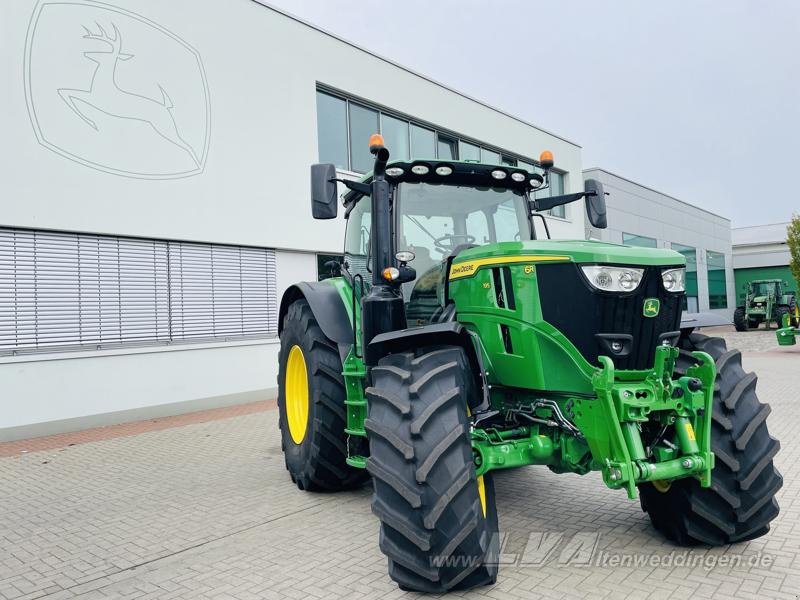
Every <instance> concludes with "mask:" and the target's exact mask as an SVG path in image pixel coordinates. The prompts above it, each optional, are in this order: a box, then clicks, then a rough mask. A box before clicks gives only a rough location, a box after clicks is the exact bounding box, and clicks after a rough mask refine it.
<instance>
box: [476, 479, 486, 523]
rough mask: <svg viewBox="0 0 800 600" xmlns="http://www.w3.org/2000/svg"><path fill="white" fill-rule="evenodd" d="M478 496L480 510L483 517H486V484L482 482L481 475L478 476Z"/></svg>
mask: <svg viewBox="0 0 800 600" xmlns="http://www.w3.org/2000/svg"><path fill="white" fill-rule="evenodd" d="M478 497H479V498H480V499H481V510H483V518H484V519H485V518H486V485H485V484H484V483H483V475H481V476H480V477H478Z"/></svg>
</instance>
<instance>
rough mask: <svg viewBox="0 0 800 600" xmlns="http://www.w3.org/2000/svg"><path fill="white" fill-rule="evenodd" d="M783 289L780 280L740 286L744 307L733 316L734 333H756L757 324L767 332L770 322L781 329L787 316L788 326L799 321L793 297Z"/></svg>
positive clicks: (783, 286) (738, 308) (799, 309)
mask: <svg viewBox="0 0 800 600" xmlns="http://www.w3.org/2000/svg"><path fill="white" fill-rule="evenodd" d="M786 286H787V284H786V282H785V281H783V280H781V279H756V280H753V281H748V282H747V283H746V284H745V285H744V291H745V293H744V304H743V305H742V306H739V307H737V308H736V310H735V311H734V312H733V324H734V326H735V327H736V331H747V330H748V329H757V328H758V326H759V325H760V324H761V323H766V328H767V329H769V324H770V322H771V321H774V322H775V326H776V327H781V324H782V323H783V317H784V315H788V316H789V320H790V323H791V324H792V325H794V326H797V324H798V320H800V307H799V306H798V305H797V295H796V294H795V292H791V291H788V290H787V289H786Z"/></svg>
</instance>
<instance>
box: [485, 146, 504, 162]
mask: <svg viewBox="0 0 800 600" xmlns="http://www.w3.org/2000/svg"><path fill="white" fill-rule="evenodd" d="M481 162H482V163H486V164H488V165H499V164H500V153H499V152H495V151H493V150H487V149H486V148H481Z"/></svg>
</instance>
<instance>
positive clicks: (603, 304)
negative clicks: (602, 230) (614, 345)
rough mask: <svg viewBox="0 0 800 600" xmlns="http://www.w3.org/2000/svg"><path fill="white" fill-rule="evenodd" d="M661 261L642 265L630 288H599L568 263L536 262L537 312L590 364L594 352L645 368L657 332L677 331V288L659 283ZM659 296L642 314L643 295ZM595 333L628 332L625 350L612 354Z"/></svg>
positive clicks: (625, 365)
mask: <svg viewBox="0 0 800 600" xmlns="http://www.w3.org/2000/svg"><path fill="white" fill-rule="evenodd" d="M664 268H665V267H646V268H645V272H644V276H643V277H642V282H641V283H640V284H639V287H638V288H636V290H635V291H634V292H632V293H628V294H617V293H610V292H601V291H599V290H596V289H595V288H593V287H592V286H591V285H590V284H589V282H588V281H586V279H585V278H584V277H583V274H582V273H581V272H580V266H579V265H576V264H574V263H563V264H552V265H539V266H538V267H537V268H536V272H537V276H538V281H539V298H540V299H541V303H542V316H543V318H544V320H545V321H547V322H548V323H550V324H551V325H553V326H554V327H556V328H557V329H558V330H559V331H561V332H562V333H563V334H564V335H565V336H567V338H568V339H569V340H570V341H571V342H572V343H573V344H574V345H575V347H576V348H577V349H578V350H579V351H580V353H581V354H582V355H583V356H584V358H586V360H588V361H589V362H590V363H591V364H593V365H599V363H598V362H597V357H598V355H601V354H605V355H606V356H610V357H611V359H612V360H613V362H614V365H615V367H616V368H618V369H648V368H650V367H651V366H652V365H653V357H654V355H655V348H656V346H657V345H658V344H659V338H660V337H661V336H662V334H665V333H669V332H674V331H677V330H678V329H679V328H680V320H681V298H682V296H683V294H680V293H678V294H675V293H669V292H667V291H666V290H665V289H664V286H663V285H662V283H661V271H662V270H663V269H664ZM647 298H658V299H659V300H660V302H661V306H660V310H659V314H658V316H656V317H645V316H644V315H643V314H642V310H643V306H644V301H645V299H647ZM597 334H627V335H630V336H632V338H633V339H632V343H631V346H630V350H629V353H628V354H627V355H626V356H618V355H614V354H613V353H612V352H609V351H608V349H607V348H604V347H603V345H602V343H601V341H599V340H598V338H597V337H596V336H597Z"/></svg>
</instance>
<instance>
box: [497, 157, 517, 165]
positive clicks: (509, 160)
mask: <svg viewBox="0 0 800 600" xmlns="http://www.w3.org/2000/svg"><path fill="white" fill-rule="evenodd" d="M500 164H501V165H503V166H506V167H516V166H517V159H515V158H511V157H510V156H501V157H500Z"/></svg>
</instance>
